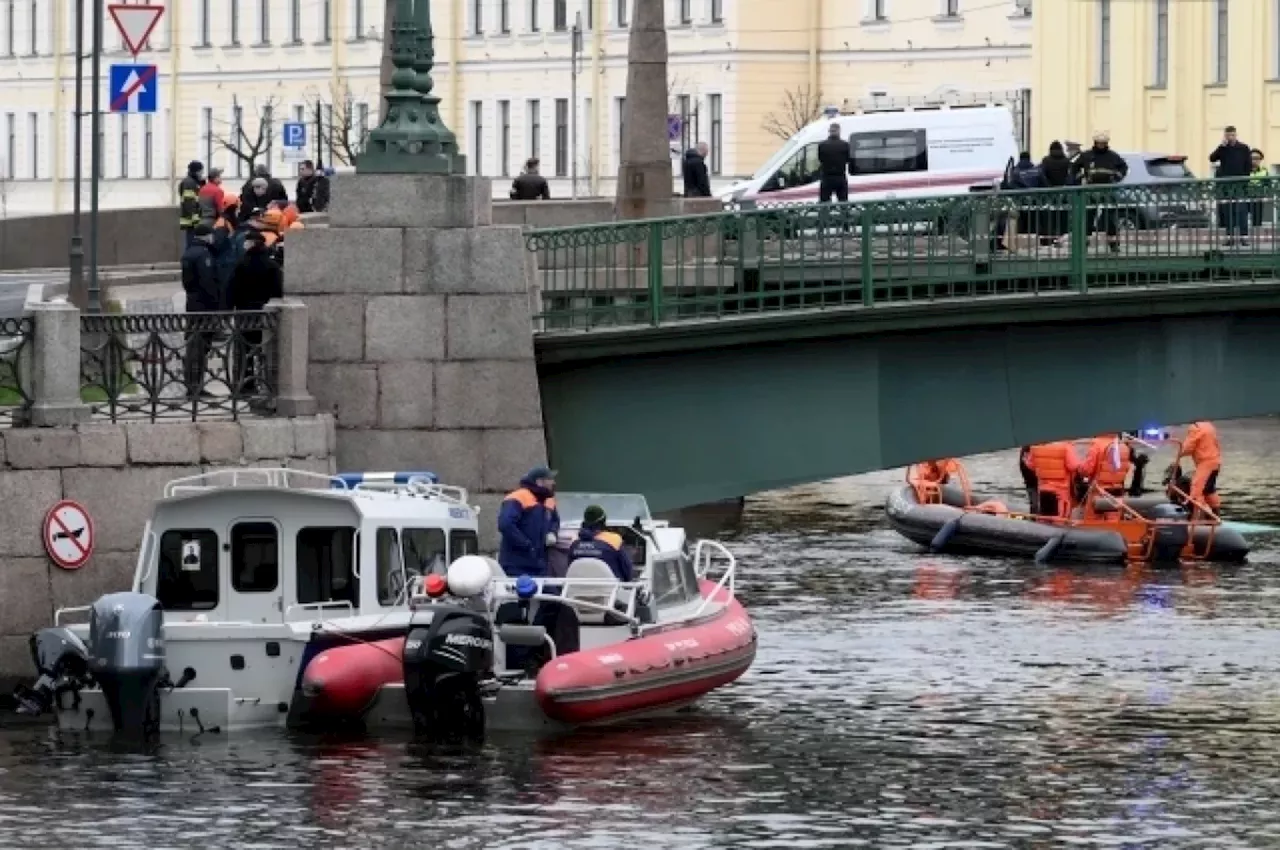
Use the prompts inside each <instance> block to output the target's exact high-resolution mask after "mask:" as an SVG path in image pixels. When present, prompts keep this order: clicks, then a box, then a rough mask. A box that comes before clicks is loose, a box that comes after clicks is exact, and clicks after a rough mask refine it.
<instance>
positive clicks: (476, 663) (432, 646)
mask: <svg viewBox="0 0 1280 850" xmlns="http://www.w3.org/2000/svg"><path fill="white" fill-rule="evenodd" d="M423 614H430V615H431V621H430V623H429V624H427V623H421V624H418V623H414V622H412V621H411V622H410V626H409V634H408V635H406V636H405V641H404V656H403V657H404V662H403V663H404V690H405V696H406V697H407V698H408V700H409V711H410V712H411V713H412V714H413V725H414V728H415V729H416V730H417V731H418V732H420V733H423V734H427V735H432V736H440V737H453V736H459V735H460V736H464V737H470V738H475V737H479V736H481V735H483V734H484V704H483V703H482V702H481V699H480V686H481V682H482V681H484V680H486V679H489V678H491V677H492V675H493V626H492V625H491V624H490V622H489V618H488V617H487V616H486V615H485V614H484V613H482V612H479V611H472V610H468V609H466V608H462V607H459V606H456V605H432V606H430V607H428V608H425V609H423V610H422V611H420V612H418V613H416V614H415V615H414V619H415V620H417V619H420V618H422V615H423Z"/></svg>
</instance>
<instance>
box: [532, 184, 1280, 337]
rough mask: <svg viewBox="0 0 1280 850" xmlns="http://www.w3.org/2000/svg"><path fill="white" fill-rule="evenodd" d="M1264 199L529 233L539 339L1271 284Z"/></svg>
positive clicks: (850, 210) (1088, 198) (1027, 199)
mask: <svg viewBox="0 0 1280 850" xmlns="http://www.w3.org/2000/svg"><path fill="white" fill-rule="evenodd" d="M1278 200H1280V178H1264V179H1259V180H1250V179H1247V178H1246V179H1237V180H1198V181H1162V182H1160V183H1154V184H1150V185H1146V184H1141V185H1124V186H1119V187H1067V188H1061V189H1037V190H1032V191H1022V192H1002V191H985V192H972V193H969V194H965V195H959V196H948V197H934V198H911V199H900V200H884V201H874V202H864V203H857V202H851V203H846V204H827V205H822V204H807V205H797V206H777V207H773V208H767V209H765V208H755V209H738V210H726V211H725V212H722V213H715V214H711V215H700V216H690V217H686V218H665V219H651V220H637V221H619V222H609V223H605V224H594V225H586V226H579V227H566V228H553V229H545V230H535V231H532V232H531V233H530V234H529V237H528V246H529V249H530V250H532V251H534V252H535V253H536V254H537V259H538V267H539V270H540V272H541V286H542V291H541V299H540V300H541V305H542V306H541V311H540V313H539V314H538V316H537V330H539V331H562V330H591V329H593V328H601V327H617V326H629V325H630V326H634V325H650V326H659V325H665V324H669V323H673V322H689V321H704V320H709V319H716V318H723V317H733V316H744V315H754V314H768V313H778V312H784V311H794V310H815V309H816V310H822V309H837V308H850V307H862V308H874V307H879V306H881V305H889V304H903V303H912V302H936V301H941V300H944V299H957V298H964V299H973V298H992V297H1013V296H1024V297H1025V296H1029V295H1036V294H1040V293H1066V294H1069V293H1080V294H1084V293H1089V292H1092V291H1098V290H1114V289H1133V288H1136V287H1147V288H1150V289H1154V290H1158V289H1165V288H1176V287H1195V286H1205V285H1210V284H1213V283H1215V282H1239V281H1254V280H1258V281H1261V280H1275V279H1276V278H1278V277H1280V232H1277V228H1276V226H1275V217H1276V210H1277V208H1278V207H1280V205H1278V204H1277V201H1278ZM1233 217H1235V218H1239V217H1247V219H1248V223H1249V239H1248V240H1247V241H1243V242H1242V241H1241V240H1239V239H1233V238H1232V237H1231V236H1230V235H1229V234H1228V232H1227V230H1226V229H1225V228H1224V225H1225V224H1226V223H1227V222H1228V220H1229V219H1232V218H1233ZM1109 224H1110V225H1113V227H1112V228H1111V229H1112V230H1113V231H1114V232H1115V236H1114V237H1108V235H1107V233H1106V231H1107V230H1108V225H1109ZM1015 229H1016V235H1015V232H1014V231H1015ZM1006 248H1007V250H1006Z"/></svg>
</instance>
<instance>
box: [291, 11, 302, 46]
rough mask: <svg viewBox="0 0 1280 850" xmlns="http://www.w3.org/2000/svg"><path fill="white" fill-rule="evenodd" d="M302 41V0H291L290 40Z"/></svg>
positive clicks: (294, 42)
mask: <svg viewBox="0 0 1280 850" xmlns="http://www.w3.org/2000/svg"><path fill="white" fill-rule="evenodd" d="M301 41H302V0H289V42H290V43H291V44H299V43H301Z"/></svg>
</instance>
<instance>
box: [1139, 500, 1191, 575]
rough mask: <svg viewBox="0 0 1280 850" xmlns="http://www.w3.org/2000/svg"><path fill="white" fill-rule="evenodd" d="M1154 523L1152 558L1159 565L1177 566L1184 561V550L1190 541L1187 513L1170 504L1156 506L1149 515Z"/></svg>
mask: <svg viewBox="0 0 1280 850" xmlns="http://www.w3.org/2000/svg"><path fill="white" fill-rule="evenodd" d="M1148 517H1149V518H1150V519H1151V520H1152V521H1154V523H1155V525H1154V527H1153V531H1152V535H1153V536H1154V538H1155V540H1154V542H1153V543H1152V546H1151V558H1152V560H1153V561H1155V562H1156V563H1158V564H1176V563H1177V562H1178V561H1180V560H1181V559H1182V550H1183V549H1184V548H1185V547H1186V545H1187V540H1188V539H1190V532H1189V531H1188V530H1187V524H1186V523H1187V512H1186V511H1184V510H1183V509H1182V508H1180V507H1178V506H1177V505H1171V504H1168V503H1165V504H1160V505H1155V506H1154V507H1152V508H1151V510H1150V512H1149V513H1148Z"/></svg>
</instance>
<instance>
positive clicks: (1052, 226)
mask: <svg viewBox="0 0 1280 850" xmlns="http://www.w3.org/2000/svg"><path fill="white" fill-rule="evenodd" d="M1040 173H1041V174H1042V175H1044V185H1045V186H1046V187H1047V188H1050V189H1060V188H1062V187H1065V186H1067V185H1068V184H1069V183H1070V182H1071V158H1070V157H1068V156H1067V153H1066V151H1065V150H1064V149H1063V147H1062V142H1059V141H1057V140H1055V141H1053V142H1050V143H1049V155H1048V156H1046V157H1045V158H1044V159H1042V160H1040ZM1065 201H1066V196H1065V195H1062V196H1058V195H1057V193H1055V195H1054V198H1053V199H1052V202H1051V203H1052V204H1053V206H1052V207H1051V208H1049V209H1045V210H1044V211H1043V212H1042V213H1041V224H1040V244H1042V245H1045V244H1052V245H1061V244H1062V234H1064V233H1066V232H1067V207H1066V206H1065Z"/></svg>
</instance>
